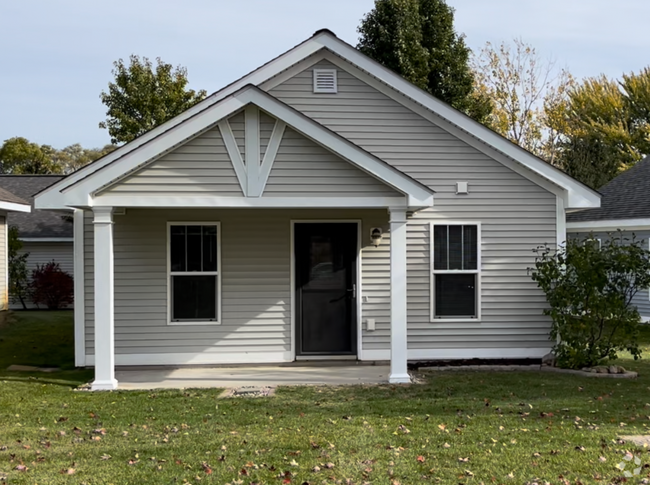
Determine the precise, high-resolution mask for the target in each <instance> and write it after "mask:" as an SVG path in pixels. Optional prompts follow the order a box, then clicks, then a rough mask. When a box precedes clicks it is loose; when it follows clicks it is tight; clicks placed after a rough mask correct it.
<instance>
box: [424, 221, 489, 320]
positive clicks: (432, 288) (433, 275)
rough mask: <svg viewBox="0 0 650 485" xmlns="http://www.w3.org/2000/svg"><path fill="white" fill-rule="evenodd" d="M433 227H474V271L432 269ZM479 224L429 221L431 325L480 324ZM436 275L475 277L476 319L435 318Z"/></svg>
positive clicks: (480, 240) (480, 270) (480, 268)
mask: <svg viewBox="0 0 650 485" xmlns="http://www.w3.org/2000/svg"><path fill="white" fill-rule="evenodd" d="M434 226H476V269H475V270H460V269H447V270H441V269H434V261H435V259H434V254H435V253H434V251H435V248H434V238H433V227H434ZM481 234H482V232H481V223H480V222H475V221H447V220H444V219H440V220H438V221H431V223H430V224H429V280H430V285H429V295H430V298H429V303H430V304H429V307H430V309H431V312H430V315H429V320H430V322H431V323H450V322H454V323H463V322H464V323H469V322H480V321H481V309H482V295H481V293H482V292H481V274H482V272H483V271H482V263H481V253H482V250H481V249H482V246H483V240H482V238H481ZM437 274H475V275H476V317H473V318H471V317H457V318H454V317H445V318H435V315H436V308H435V305H436V293H435V279H436V275H437Z"/></svg>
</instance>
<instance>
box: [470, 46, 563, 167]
mask: <svg viewBox="0 0 650 485" xmlns="http://www.w3.org/2000/svg"><path fill="white" fill-rule="evenodd" d="M472 68H473V69H474V72H475V75H476V81H477V83H478V85H479V86H481V87H482V89H483V90H484V91H485V93H486V95H487V96H488V97H489V99H490V100H491V101H492V105H493V108H494V109H493V110H492V113H491V114H490V116H489V117H488V119H487V120H486V124H487V125H488V126H490V127H491V128H492V129H493V130H495V131H496V132H497V133H500V134H501V135H503V136H505V137H506V138H508V139H509V140H510V141H512V142H514V143H516V144H517V145H519V146H521V147H523V148H525V149H526V150H529V151H531V152H533V153H534V154H536V155H538V156H540V157H542V158H544V159H546V160H547V161H548V162H549V163H554V162H555V158H556V153H557V144H558V140H559V131H558V129H559V128H560V125H559V123H557V122H556V123H555V124H556V125H558V126H557V127H556V128H552V124H553V121H554V119H555V118H557V117H558V113H559V111H561V110H562V109H563V107H564V106H565V104H566V100H567V97H568V89H569V88H570V87H571V86H572V85H573V83H574V80H573V77H572V76H571V74H570V73H569V72H568V71H566V70H564V69H562V70H557V69H556V68H555V65H554V62H552V61H550V60H548V61H545V60H543V59H542V58H541V56H540V55H539V54H538V53H537V51H536V49H535V48H534V47H533V46H531V45H529V44H526V43H525V42H523V41H522V40H521V39H515V40H514V42H513V44H509V43H506V42H502V43H501V44H500V45H499V46H494V45H492V44H491V43H490V42H488V43H486V45H485V47H484V48H483V49H482V50H481V51H480V53H479V55H477V56H474V57H473V58H472Z"/></svg>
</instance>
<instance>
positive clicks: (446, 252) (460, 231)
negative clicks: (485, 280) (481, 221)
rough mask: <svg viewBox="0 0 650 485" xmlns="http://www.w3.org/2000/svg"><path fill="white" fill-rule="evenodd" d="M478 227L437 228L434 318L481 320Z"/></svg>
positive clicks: (448, 226)
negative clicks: (479, 317) (479, 310)
mask: <svg viewBox="0 0 650 485" xmlns="http://www.w3.org/2000/svg"><path fill="white" fill-rule="evenodd" d="M478 244H479V241H478V226H476V225H437V224H436V225H434V226H433V264H432V266H433V268H432V269H433V295H432V296H433V318H434V319H444V318H477V317H478V293H477V290H478V278H479V268H478Z"/></svg>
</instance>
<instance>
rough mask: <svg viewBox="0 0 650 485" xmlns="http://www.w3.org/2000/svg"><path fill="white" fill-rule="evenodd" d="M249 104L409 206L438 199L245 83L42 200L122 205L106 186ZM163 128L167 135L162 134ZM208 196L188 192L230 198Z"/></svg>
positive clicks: (82, 173)
mask: <svg viewBox="0 0 650 485" xmlns="http://www.w3.org/2000/svg"><path fill="white" fill-rule="evenodd" d="M248 105H255V106H257V107H258V108H259V109H261V110H263V111H264V112H266V113H268V114H269V115H271V116H272V117H274V118H276V119H278V120H281V121H282V122H284V123H286V124H287V125H288V126H290V127H292V128H293V129H295V130H296V131H298V132H299V133H301V134H302V135H304V136H306V137H307V138H309V139H311V140H313V141H315V142H316V143H318V144H319V145H321V146H323V147H325V148H327V149H328V150H330V151H331V152H333V153H334V154H336V155H338V156H339V157H341V158H343V159H345V160H347V161H348V162H350V163H352V164H353V165H355V166H357V167H358V168H360V169H361V170H363V171H364V172H366V173H368V174H370V175H372V176H373V177H375V178H377V179H379V180H380V181H382V182H384V183H386V184H387V185H389V186H391V187H393V188H394V189H396V190H397V191H399V192H401V193H402V194H405V195H406V196H408V205H409V207H415V208H417V207H427V206H431V205H432V204H433V193H434V191H433V190H431V189H430V188H428V187H427V186H425V185H424V184H422V183H421V182H418V181H416V180H414V179H412V178H411V177H409V176H408V175H406V174H404V173H403V172H401V171H399V170H397V169H396V168H395V167H393V166H391V165H389V164H388V163H386V162H384V161H383V160H381V159H379V158H377V157H375V156H374V155H372V154H370V153H368V152H367V151H365V150H363V149H362V148H360V147H359V146H357V145H355V144H354V143H352V142H351V141H349V140H347V139H345V138H343V137H342V136H340V135H338V134H336V133H334V132H333V131H331V130H329V129H328V128H326V127H324V126H323V125H321V124H319V123H317V122H316V121H314V120H312V119H311V118H309V117H307V116H305V115H304V114H302V113H300V112H299V111H297V110H295V109H293V108H292V107H290V106H288V105H286V104H284V103H283V102H281V101H280V100H278V99H276V98H274V97H273V96H271V95H270V94H267V93H265V92H264V91H262V90H261V89H259V88H258V87H256V86H253V85H247V86H244V87H243V88H241V89H240V90H239V91H237V92H235V93H233V94H231V95H230V96H228V97H226V98H224V99H222V100H221V101H219V102H217V103H214V104H213V105H211V106H210V107H208V108H207V109H205V110H203V111H200V112H198V113H196V114H195V115H194V116H192V117H189V118H187V119H185V120H184V121H183V122H181V123H179V124H177V125H175V126H173V127H171V128H169V129H168V130H167V131H165V132H164V133H162V134H161V135H159V136H157V137H155V138H153V139H151V140H148V141H147V142H146V143H144V144H142V145H140V146H139V147H137V149H135V150H130V151H129V150H124V151H122V148H127V147H128V145H125V146H124V147H121V148H118V149H117V150H116V152H121V153H118V156H117V157H116V158H114V159H112V160H110V159H109V158H107V157H105V158H104V159H102V160H103V163H101V164H99V163H94V164H91V166H87V167H84V168H82V169H81V170H79V171H78V172H75V173H74V174H72V175H70V176H68V177H67V178H66V179H65V180H63V181H61V182H60V183H59V184H55V185H54V186H53V187H52V188H50V189H47V190H45V191H43V192H41V193H40V194H38V197H37V204H39V205H40V207H49V208H57V207H61V206H62V204H66V205H74V206H80V207H83V206H89V205H91V204H90V201H89V196H94V195H97V194H99V195H98V198H101V199H102V203H103V204H105V205H111V204H114V205H116V206H121V205H122V204H123V203H124V199H119V198H118V197H117V196H111V195H103V194H101V192H102V191H103V190H104V189H105V188H106V187H108V186H110V185H113V184H115V183H116V182H118V181H119V180H121V179H123V178H124V177H127V176H128V175H130V174H132V173H133V172H134V171H136V170H139V169H141V168H142V167H144V166H146V165H147V164H148V163H151V162H153V161H154V160H156V159H157V158H158V157H159V156H160V155H162V154H165V153H168V152H169V151H170V150H173V149H174V148H177V147H178V146H180V145H182V144H183V143H185V142H187V141H188V140H189V139H191V138H193V137H195V136H196V135H197V134H199V133H201V132H202V131H204V130H206V129H209V128H210V127H212V126H214V125H215V124H217V123H218V122H219V121H220V120H223V119H225V118H227V117H228V116H230V115H232V114H234V113H236V112H237V111H239V110H241V109H243V108H245V107H246V106H248ZM163 134H164V136H162V135H163ZM120 155H121V156H120ZM66 182H67V183H66ZM63 184H65V185H63ZM57 189H58V190H57ZM167 199H168V200H167V201H166V202H165V201H162V200H161V201H159V203H160V205H161V206H165V203H169V201H170V200H171V198H167ZM208 199H209V200H206V199H201V200H199V197H196V198H194V200H193V201H190V200H188V199H187V198H186V199H185V202H187V203H190V202H192V203H197V204H198V203H199V202H201V203H204V204H209V205H210V206H213V205H214V206H220V204H225V203H226V202H225V201H223V200H219V198H215V197H214V196H211V197H209V198H208ZM150 200H152V199H150ZM130 202H131V203H132V202H133V201H130ZM279 202H280V199H278V198H274V199H273V200H266V201H263V200H257V205H260V206H265V205H264V204H273V203H279ZM360 202H361V200H360ZM227 203H235V201H234V200H233V199H232V198H230V199H229V200H228V201H227ZM330 203H334V201H330ZM124 205H127V204H124ZM129 205H131V204H129Z"/></svg>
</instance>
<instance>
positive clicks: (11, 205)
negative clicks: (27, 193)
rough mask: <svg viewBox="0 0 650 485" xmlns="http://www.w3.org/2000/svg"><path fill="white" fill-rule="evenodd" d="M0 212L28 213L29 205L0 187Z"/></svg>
mask: <svg viewBox="0 0 650 485" xmlns="http://www.w3.org/2000/svg"><path fill="white" fill-rule="evenodd" d="M0 210H4V211H9V212H29V211H30V210H31V207H30V206H29V203H28V202H27V201H25V200H23V199H21V198H20V197H18V196H17V195H15V194H14V193H12V192H9V191H8V190H5V189H3V188H2V187H0Z"/></svg>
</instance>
